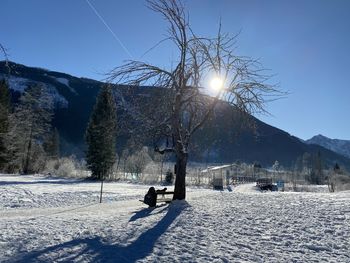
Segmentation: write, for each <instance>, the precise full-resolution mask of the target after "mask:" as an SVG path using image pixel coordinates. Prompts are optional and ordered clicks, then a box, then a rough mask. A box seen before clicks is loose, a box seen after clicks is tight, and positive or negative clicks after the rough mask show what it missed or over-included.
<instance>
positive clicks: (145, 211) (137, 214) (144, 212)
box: [129, 204, 168, 222]
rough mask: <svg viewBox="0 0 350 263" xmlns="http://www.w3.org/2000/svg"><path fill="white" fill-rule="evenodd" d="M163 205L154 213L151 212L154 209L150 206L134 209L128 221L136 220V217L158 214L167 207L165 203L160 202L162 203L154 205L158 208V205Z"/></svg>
mask: <svg viewBox="0 0 350 263" xmlns="http://www.w3.org/2000/svg"><path fill="white" fill-rule="evenodd" d="M163 206H166V207H165V208H163V209H162V210H159V211H158V212H155V213H152V212H153V211H154V208H150V207H149V208H143V209H141V210H138V211H135V212H133V213H134V215H133V216H132V217H131V218H130V219H129V222H133V221H136V220H137V219H140V218H144V217H148V216H150V215H156V214H160V213H162V212H163V211H164V210H166V209H167V208H168V206H167V204H162V205H159V206H157V207H156V208H158V207H163Z"/></svg>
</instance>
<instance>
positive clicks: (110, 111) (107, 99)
mask: <svg viewBox="0 0 350 263" xmlns="http://www.w3.org/2000/svg"><path fill="white" fill-rule="evenodd" d="M116 111H117V110H116V104H115V101H114V96H113V93H112V89H111V87H109V86H103V87H102V90H101V91H100V93H99V94H98V96H97V99H96V104H95V106H94V109H93V111H92V113H91V116H90V121H89V124H88V127H87V129H86V134H85V139H86V143H87V146H88V149H87V152H86V163H87V167H88V168H89V169H90V170H91V172H92V178H94V179H102V180H103V179H104V178H105V176H106V175H107V173H108V172H109V170H110V169H111V168H112V166H113V164H114V162H115V156H116V136H117V112H116Z"/></svg>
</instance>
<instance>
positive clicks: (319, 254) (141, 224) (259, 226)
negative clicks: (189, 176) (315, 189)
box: [0, 175, 350, 262]
mask: <svg viewBox="0 0 350 263" xmlns="http://www.w3.org/2000/svg"><path fill="white" fill-rule="evenodd" d="M43 180H46V182H45V183H43V182H42V181H43ZM51 180H52V179H43V178H40V177H35V176H32V177H20V176H13V177H11V176H2V175H0V187H1V194H0V196H1V204H0V228H1V232H0V262H350V206H349V204H350V192H343V193H336V194H325V193H322V194H320V193H270V192H267V193H260V192H256V191H250V190H249V189H251V188H249V186H245V187H246V189H245V187H241V190H239V188H236V189H235V190H234V191H233V192H216V191H212V190H205V189H189V191H188V200H187V202H175V203H173V204H171V205H170V206H168V205H161V206H159V207H157V208H155V209H148V208H146V207H145V206H144V205H143V204H142V203H141V202H139V201H138V199H139V196H141V197H142V195H143V194H144V193H145V191H147V189H148V186H142V185H130V184H122V183H107V184H106V190H107V191H108V194H107V195H106V200H105V201H106V202H105V203H103V204H98V203H96V201H97V199H96V196H97V195H98V190H99V188H98V184H95V183H86V182H81V181H80V182H77V181H71V180H64V181H62V182H60V183H57V180H53V181H52V183H50V181H51ZM40 181H41V183H38V182H40ZM6 182H12V183H6ZM13 182H17V183H13ZM18 182H22V184H19V183H18ZM23 182H31V183H23ZM239 191H240V192H239ZM44 193H46V194H44ZM82 193H83V195H85V197H84V198H83V200H80V199H81V198H82ZM56 195H57V196H58V197H57V198H56ZM39 199H42V200H41V201H39ZM51 199H52V200H51ZM20 200H22V201H20ZM23 200H25V201H23ZM51 201H52V202H51Z"/></svg>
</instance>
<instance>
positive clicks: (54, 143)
mask: <svg viewBox="0 0 350 263" xmlns="http://www.w3.org/2000/svg"><path fill="white" fill-rule="evenodd" d="M44 149H45V152H46V155H47V157H48V158H49V159H58V158H59V156H60V135H59V133H58V130H57V128H55V129H54V130H53V131H52V132H51V133H50V134H49V135H48V137H47V140H46V141H45V143H44Z"/></svg>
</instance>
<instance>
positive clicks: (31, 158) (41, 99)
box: [0, 80, 117, 179]
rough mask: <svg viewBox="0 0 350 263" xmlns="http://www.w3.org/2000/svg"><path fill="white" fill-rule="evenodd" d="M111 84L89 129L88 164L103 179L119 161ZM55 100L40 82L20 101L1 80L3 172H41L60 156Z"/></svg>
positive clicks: (0, 164)
mask: <svg viewBox="0 0 350 263" xmlns="http://www.w3.org/2000/svg"><path fill="white" fill-rule="evenodd" d="M116 112H117V110H116V104H115V100H114V96H113V92H112V89H111V87H109V86H104V87H102V89H101V91H100V93H99V95H98V97H97V99H96V104H95V106H94V109H93V112H92V114H91V117H90V121H89V124H88V127H87V129H86V136H85V139H86V142H87V152H86V165H87V168H89V169H90V170H91V172H92V178H93V179H103V178H105V177H106V175H107V174H108V173H109V172H110V169H111V168H112V166H113V164H114V163H115V160H116V136H117V116H116ZM53 114H54V105H53V99H52V97H51V96H50V94H49V93H48V91H47V89H46V88H45V87H44V86H42V85H39V84H35V85H31V86H28V87H27V88H26V89H25V90H24V92H23V93H22V94H21V95H20V97H19V99H18V101H17V102H16V103H12V100H11V92H10V90H9V86H8V84H7V82H6V81H5V80H0V171H2V172H9V173H23V174H29V173H38V172H41V171H43V170H44V169H45V164H46V162H47V161H48V160H52V159H58V158H59V134H58V131H57V129H55V128H53V126H52V118H53Z"/></svg>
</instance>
